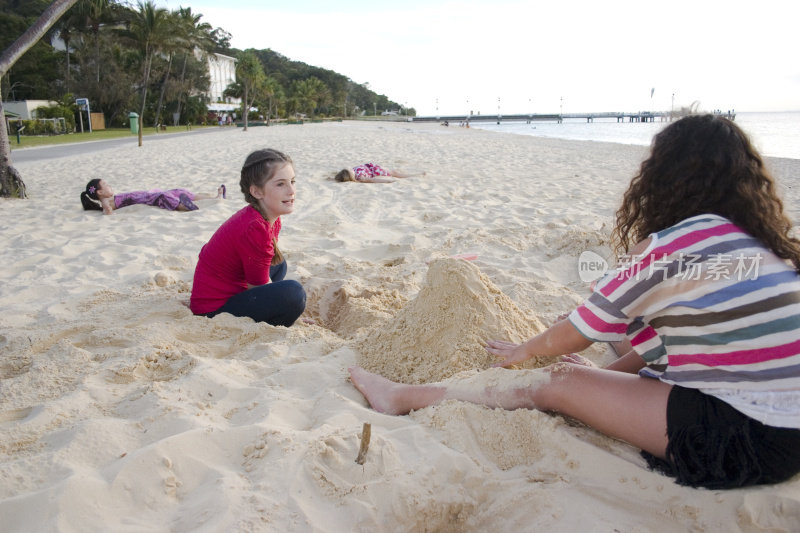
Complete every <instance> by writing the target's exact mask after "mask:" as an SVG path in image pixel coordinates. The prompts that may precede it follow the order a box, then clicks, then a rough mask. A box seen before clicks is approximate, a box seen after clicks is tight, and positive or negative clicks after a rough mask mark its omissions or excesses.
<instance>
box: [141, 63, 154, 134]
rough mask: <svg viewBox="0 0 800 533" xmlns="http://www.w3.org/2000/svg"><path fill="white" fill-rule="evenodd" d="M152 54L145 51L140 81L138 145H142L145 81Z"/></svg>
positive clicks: (146, 81) (148, 79) (147, 80)
mask: <svg viewBox="0 0 800 533" xmlns="http://www.w3.org/2000/svg"><path fill="white" fill-rule="evenodd" d="M151 61H152V56H151V54H150V52H145V59H144V81H143V83H142V106H141V108H140V109H139V146H141V145H142V135H143V133H142V126H143V125H144V108H145V106H146V104H147V83H148V82H149V81H150V62H151Z"/></svg>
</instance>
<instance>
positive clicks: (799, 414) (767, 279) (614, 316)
mask: <svg viewBox="0 0 800 533" xmlns="http://www.w3.org/2000/svg"><path fill="white" fill-rule="evenodd" d="M650 239H651V242H650V244H649V245H648V247H647V249H646V250H645V251H644V252H643V253H641V254H639V255H637V256H636V257H634V258H632V259H631V260H630V261H628V262H622V263H621V264H620V265H619V266H618V268H617V269H615V270H613V271H610V272H608V273H607V274H606V275H605V276H604V277H603V278H602V279H601V280H599V281H598V283H597V285H596V287H595V291H594V292H593V294H592V295H591V296H590V297H589V298H588V299H587V300H586V301H585V302H584V303H583V304H582V305H581V306H579V307H578V308H577V309H575V311H573V312H572V313H571V314H570V317H569V319H570V322H571V323H572V324H573V325H574V326H575V327H576V328H577V329H578V331H580V332H581V334H582V335H584V336H585V337H586V338H588V339H590V340H592V341H605V342H611V341H619V340H622V339H625V338H627V339H628V340H629V341H630V342H631V344H632V346H633V349H634V350H635V351H636V352H637V353H638V354H639V355H640V356H641V357H642V358H643V359H644V361H645V363H646V365H647V366H645V367H644V368H643V369H642V370H641V371H640V374H641V375H643V376H647V377H654V378H658V379H660V380H662V381H664V382H666V383H670V384H674V385H680V386H683V387H689V388H696V389H700V390H702V391H703V392H705V393H707V394H711V395H713V396H716V397H718V398H720V399H722V400H724V401H726V402H728V403H729V404H731V405H732V406H733V407H735V408H737V409H739V410H740V411H742V412H744V413H745V414H747V415H748V416H751V417H752V418H755V419H756V420H759V421H761V422H763V423H765V424H769V425H774V426H781V427H795V428H800V276H799V275H798V273H797V272H796V271H795V270H794V269H793V268H792V267H790V266H789V265H788V264H787V263H786V262H785V261H784V260H782V259H780V258H779V257H777V256H776V255H775V254H774V253H772V252H771V251H770V250H768V249H767V248H766V247H764V245H763V244H761V242H760V241H758V240H757V239H755V238H754V237H752V236H750V235H748V234H746V233H744V232H743V231H742V230H741V229H740V228H739V227H737V226H736V225H734V224H733V223H731V222H730V221H729V220H728V219H726V218H723V217H720V216H718V215H698V216H695V217H692V218H688V219H686V220H684V221H682V222H680V223H678V224H676V225H674V226H672V227H670V228H667V229H665V230H663V231H659V232H657V233H654V234H652V235H651V236H650Z"/></svg>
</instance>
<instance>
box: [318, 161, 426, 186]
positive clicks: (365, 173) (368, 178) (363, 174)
mask: <svg viewBox="0 0 800 533" xmlns="http://www.w3.org/2000/svg"><path fill="white" fill-rule="evenodd" d="M424 175H425V173H424V172H421V173H418V174H409V173H408V172H402V171H399V170H386V169H384V168H382V167H379V166H378V165H376V164H375V163H364V164H363V165H358V166H357V167H353V168H344V169H342V170H340V171H339V172H338V173H337V174H336V175H335V176H334V177H333V179H335V180H336V181H360V182H361V183H392V182H394V181H395V180H393V179H390V178H413V177H414V176H424Z"/></svg>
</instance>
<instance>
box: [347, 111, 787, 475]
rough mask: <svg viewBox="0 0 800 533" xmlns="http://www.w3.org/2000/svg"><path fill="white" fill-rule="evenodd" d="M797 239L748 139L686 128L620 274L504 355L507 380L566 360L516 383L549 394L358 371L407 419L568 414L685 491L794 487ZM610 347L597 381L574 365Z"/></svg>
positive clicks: (636, 211) (374, 396)
mask: <svg viewBox="0 0 800 533" xmlns="http://www.w3.org/2000/svg"><path fill="white" fill-rule="evenodd" d="M791 228H792V224H791V222H790V221H789V219H788V218H787V217H786V215H785V214H784V211H783V204H782V202H781V200H780V198H779V197H778V195H777V192H776V186H775V181H774V180H773V178H772V177H771V176H770V174H769V172H767V170H766V169H765V167H764V163H763V161H762V158H761V156H760V155H759V154H758V152H757V151H756V150H755V149H754V148H753V146H752V144H751V143H750V141H749V139H748V138H747V136H746V135H745V133H744V132H743V131H742V130H741V129H740V128H739V127H738V126H736V125H735V124H734V123H733V122H731V121H729V120H727V119H724V118H722V117H719V116H715V115H697V116H689V117H685V118H683V119H681V120H678V121H676V122H675V123H673V124H671V125H669V126H668V127H666V128H665V129H664V130H662V131H661V132H660V133H659V134H658V135H656V136H655V138H654V140H653V144H652V148H651V153H650V155H649V157H648V158H647V159H646V160H645V161H644V162H643V163H642V165H641V168H640V170H639V172H638V174H637V175H636V176H635V177H634V178H633V179H632V181H631V183H630V185H629V187H628V190H627V192H626V193H625V195H624V198H623V201H622V206H621V207H620V208H619V210H618V211H617V218H616V226H615V228H614V232H613V237H614V241H615V245H616V247H617V250H618V251H620V252H623V253H625V254H626V255H625V256H624V258H623V259H622V260H621V261H620V263H619V265H618V266H617V268H616V269H614V270H612V271H610V272H608V273H606V275H605V276H604V277H603V278H601V279H600V280H599V281H598V282H597V284H596V286H595V288H594V291H593V293H592V294H591V296H590V297H589V298H588V299H587V300H586V301H584V302H583V304H581V305H580V306H579V307H578V308H577V309H575V310H574V311H572V313H570V314H569V315H568V316H567V318H566V319H563V320H560V321H558V322H556V323H555V324H553V325H552V326H551V327H550V328H548V329H547V330H546V331H544V332H543V333H541V334H540V335H537V336H535V337H533V338H531V339H530V340H528V341H527V342H525V343H523V344H519V345H517V344H513V343H509V342H504V341H490V342H489V343H488V345H487V350H488V352H489V353H491V354H493V355H495V356H496V357H497V358H498V363H497V365H496V366H502V367H508V366H511V365H515V364H518V363H521V362H523V361H525V360H527V359H529V358H531V357H534V356H562V359H561V361H560V362H558V363H556V364H554V365H551V366H549V367H547V368H546V369H544V370H516V371H515V372H538V373H539V376H540V377H541V376H542V373H543V374H544V376H545V379H538V380H533V383H535V384H533V385H531V386H520V385H518V384H515V382H514V381H513V380H506V381H507V382H510V383H508V385H505V386H501V385H480V384H479V383H475V384H474V385H473V386H472V387H465V386H464V385H459V386H455V385H453V384H452V383H451V384H448V383H447V382H441V383H433V384H424V385H407V384H401V383H394V382H391V381H389V380H387V379H385V378H383V377H382V376H379V375H377V374H372V373H369V372H367V371H366V370H364V369H362V368H358V367H356V368H352V369H350V374H351V379H352V381H353V383H354V385H355V386H356V387H357V388H358V389H359V390H360V391H361V392H362V393H363V394H364V396H365V397H366V399H367V400H368V401H369V403H370V404H371V405H372V406H373V408H375V409H377V410H379V411H382V412H386V413H392V414H404V413H408V412H409V411H411V410H413V409H419V408H422V407H426V406H429V405H434V404H437V403H439V402H441V401H443V400H446V399H456V400H465V401H470V402H474V403H479V404H483V405H487V406H490V407H502V408H506V409H517V408H535V409H540V410H543V411H555V412H558V413H562V414H564V415H568V416H571V417H573V418H576V419H578V420H580V421H582V422H584V423H585V424H587V425H589V426H591V427H593V428H595V429H597V430H598V431H600V432H602V433H605V434H606V435H609V436H612V437H615V438H618V439H621V440H624V441H626V442H628V443H630V444H632V445H634V446H636V447H638V448H640V449H641V450H642V455H643V456H644V457H645V459H646V460H647V462H648V464H649V465H650V466H651V467H652V468H655V469H657V470H660V471H662V472H664V473H666V474H667V475H670V476H673V477H675V478H676V480H677V482H678V483H680V484H684V485H690V486H694V487H707V488H711V489H723V488H733V487H741V486H748V485H757V484H765V483H776V482H780V481H783V480H786V479H789V478H790V477H792V476H794V475H795V474H797V473H798V472H800V274H798V269H800V242H798V240H797V239H796V238H794V237H793V236H792V235H791ZM594 342H609V343H622V344H624V345H625V346H627V348H628V351H627V353H625V354H624V355H623V356H622V357H620V358H619V359H617V360H616V361H614V362H613V363H612V364H611V365H609V366H607V367H606V368H596V367H594V366H593V365H591V364H588V362H587V361H586V360H585V359H583V358H582V357H580V356H578V355H575V354H574V353H573V352H579V351H581V350H584V349H586V348H587V347H589V346H590V345H591V344H592V343H594ZM491 372H502V371H501V370H500V369H496V370H491ZM483 382H484V383H487V382H488V381H487V380H483ZM491 382H492V383H496V382H497V381H496V380H492V381H491ZM516 383H518V382H516Z"/></svg>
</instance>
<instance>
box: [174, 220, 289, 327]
mask: <svg viewBox="0 0 800 533" xmlns="http://www.w3.org/2000/svg"><path fill="white" fill-rule="evenodd" d="M280 231H281V219H280V218H278V219H277V220H275V222H274V223H272V224H271V225H270V224H269V222H267V221H266V220H264V217H262V216H261V214H260V213H259V212H258V211H257V210H256V209H255V208H254V207H252V206H249V205H248V206H246V207H244V208H242V209H240V210H239V211H237V212H236V213H235V214H234V215H233V216H232V217H231V218H229V219H228V220H226V221H225V223H224V224H222V226H220V227H219V229H217V231H216V232H215V233H214V235H212V236H211V240H209V241H208V243H206V245H205V246H203V248H202V250H200V257H199V259H198V261H197V267H196V268H195V270H194V282H193V284H192V297H191V301H190V304H189V307H190V309H191V310H192V313H194V314H196V315H200V314H205V313H211V312H212V311H216V310H217V309H219V308H220V307H222V306H223V305H224V304H225V302H227V301H228V298H230V297H231V296H233V295H234V294H239V293H240V292H242V291H245V290H247V285H248V284H250V285H264V284H266V283H269V267H270V263H272V257H273V256H274V255H275V246H274V244H273V242H274V240H276V239H277V238H278V233H280Z"/></svg>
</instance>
